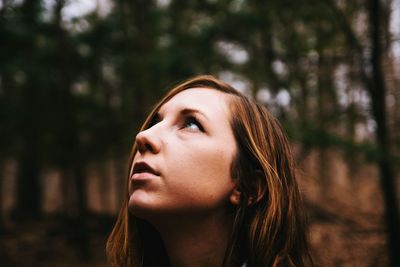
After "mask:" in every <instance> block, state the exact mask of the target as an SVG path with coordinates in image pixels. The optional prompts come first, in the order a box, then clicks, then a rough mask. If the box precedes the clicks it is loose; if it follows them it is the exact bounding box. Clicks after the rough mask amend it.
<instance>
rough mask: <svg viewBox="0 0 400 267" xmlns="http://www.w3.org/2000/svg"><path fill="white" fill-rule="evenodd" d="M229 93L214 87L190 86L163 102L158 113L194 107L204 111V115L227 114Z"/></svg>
mask: <svg viewBox="0 0 400 267" xmlns="http://www.w3.org/2000/svg"><path fill="white" fill-rule="evenodd" d="M228 97H229V95H228V94H226V93H223V92H220V91H217V90H215V89H209V88H190V89H186V90H184V91H182V92H179V93H178V94H176V95H175V96H173V97H172V98H171V99H170V100H168V101H167V102H166V103H164V104H163V105H162V106H161V108H160V109H159V113H160V114H164V113H168V112H172V111H175V110H180V109H185V108H188V109H194V110H198V111H201V112H203V113H205V115H210V116H216V115H218V114H221V115H225V116H226V115H228V114H229V112H228Z"/></svg>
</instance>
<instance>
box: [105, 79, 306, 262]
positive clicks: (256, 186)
mask: <svg viewBox="0 0 400 267" xmlns="http://www.w3.org/2000/svg"><path fill="white" fill-rule="evenodd" d="M130 166H131V167H130V171H129V177H128V181H127V188H128V190H127V195H126V200H125V202H124V204H123V206H122V208H121V211H120V214H119V217H118V219H117V222H116V224H115V226H114V229H113V231H112V233H111V235H110V237H109V239H108V242H107V255H108V259H109V261H110V263H111V265H112V266H131V267H148V266H154V267H164V266H171V267H178V266H179V267H184V266H187V267H189V266H190V267H197V266H204V267H206V266H207V267H221V266H224V267H240V266H247V267H264V266H272V267H275V266H276V267H277V266H308V265H309V264H311V259H310V257H309V253H308V248H307V242H306V229H305V226H304V222H303V217H304V214H303V211H302V208H301V200H300V195H299V190H298V187H297V184H296V180H295V168H294V163H293V159H292V156H291V152H290V148H289V145H288V142H287V140H286V137H285V135H284V133H283V132H282V129H281V127H280V125H279V123H278V122H277V120H276V119H275V118H273V117H272V116H271V115H270V114H269V113H268V111H267V110H266V109H265V108H264V107H263V106H261V105H259V104H257V103H255V102H254V101H252V100H251V99H249V98H248V97H246V96H244V95H243V94H241V93H239V92H238V91H236V90H235V89H234V88H232V87H231V86H230V85H228V84H226V83H224V82H222V81H219V80H217V79H215V78H214V77H212V76H199V77H196V78H193V79H191V80H188V81H186V82H184V83H182V84H180V85H178V86H176V87H175V88H173V89H172V90H170V91H169V92H168V93H167V94H166V96H165V97H164V98H163V99H162V100H161V101H160V102H159V103H158V104H157V105H156V106H155V108H154V109H153V111H152V112H151V113H150V114H149V116H148V117H147V119H146V121H145V122H144V124H143V126H142V128H141V130H140V132H139V134H138V135H137V136H136V142H135V144H134V145H133V148H132V153H131V164H130Z"/></svg>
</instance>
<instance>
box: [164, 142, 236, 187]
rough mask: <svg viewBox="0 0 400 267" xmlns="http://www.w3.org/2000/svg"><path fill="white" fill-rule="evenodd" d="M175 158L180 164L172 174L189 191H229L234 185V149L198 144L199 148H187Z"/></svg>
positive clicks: (176, 181)
mask: <svg viewBox="0 0 400 267" xmlns="http://www.w3.org/2000/svg"><path fill="white" fill-rule="evenodd" d="M185 152H186V153H182V154H180V156H178V157H176V158H175V160H176V162H177V163H178V164H173V163H170V164H169V166H176V167H178V168H174V170H173V172H172V173H171V174H172V175H173V174H175V177H176V179H174V183H181V188H182V189H183V190H188V191H198V190H201V191H203V194H213V192H215V191H227V190H231V189H232V187H233V180H232V177H231V173H230V170H231V163H232V159H233V151H229V150H228V149H223V148H220V147H218V146H215V145H208V146H206V145H204V144H203V146H198V147H197V149H191V150H185Z"/></svg>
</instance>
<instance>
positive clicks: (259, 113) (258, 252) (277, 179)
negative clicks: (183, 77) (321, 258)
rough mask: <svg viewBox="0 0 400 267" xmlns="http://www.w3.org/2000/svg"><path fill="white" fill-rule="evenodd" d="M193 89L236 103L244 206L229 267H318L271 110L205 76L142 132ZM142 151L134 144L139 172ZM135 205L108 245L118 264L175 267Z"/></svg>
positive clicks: (236, 169)
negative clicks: (170, 266) (219, 94)
mask: <svg viewBox="0 0 400 267" xmlns="http://www.w3.org/2000/svg"><path fill="white" fill-rule="evenodd" d="M189 88H210V89H215V90H218V91H220V92H223V93H227V94H229V95H230V96H231V97H230V101H229V106H230V117H231V118H230V124H231V127H232V130H233V133H234V136H235V139H236V142H237V146H238V153H237V155H236V156H235V159H234V160H233V162H232V167H231V173H232V177H233V179H235V182H236V184H237V187H238V190H239V191H240V193H241V194H240V197H241V199H240V202H239V205H238V206H235V207H232V212H233V213H234V222H233V231H232V234H231V240H230V242H229V245H228V248H227V249H226V253H225V258H224V264H223V266H225V267H228V266H229V267H234V266H240V265H241V264H243V262H247V266H249V267H264V266H272V267H278V266H296V267H297V266H298V267H301V266H309V265H312V260H311V257H310V256H309V251H308V246H307V240H306V226H305V215H304V212H303V209H302V203H301V198H300V193H299V190H298V186H297V184H296V177H295V165H294V161H293V159H292V153H291V150H290V147H289V144H288V141H287V139H286V137H285V134H284V133H283V131H282V129H281V126H280V124H279V122H278V121H277V120H276V119H275V118H274V117H273V116H272V115H271V114H270V113H269V112H268V111H267V109H266V108H265V107H263V106H261V105H260V104H258V103H256V102H255V101H253V100H251V99H249V98H248V97H246V96H245V95H243V94H241V93H239V92H238V91H236V90H235V89H234V88H233V87H231V86H230V85H228V84H226V83H224V82H222V81H220V80H218V79H216V78H214V77H212V76H198V77H195V78H193V79H190V80H188V81H186V82H183V83H181V84H179V85H178V86H176V87H174V88H172V89H171V90H170V91H169V92H168V93H167V94H166V95H165V96H164V98H163V99H162V100H161V101H160V102H159V103H158V104H157V105H156V106H155V107H154V109H153V110H152V111H151V112H150V114H149V116H148V117H147V119H146V120H145V122H144V124H143V125H142V127H141V130H140V131H142V130H144V129H146V128H148V126H149V124H150V123H151V121H152V119H153V117H154V115H155V114H156V112H157V111H158V110H159V109H160V107H161V106H162V105H163V104H164V103H166V102H167V101H168V100H170V99H171V98H172V97H173V96H175V95H176V94H178V93H179V92H182V91H184V90H186V89H189ZM136 151H137V147H136V144H134V145H133V147H132V151H131V157H130V163H131V164H132V161H133V157H134V155H135V153H136ZM131 164H130V166H131ZM128 180H129V179H128ZM128 199H129V195H128V192H127V191H126V196H125V201H124V203H123V205H122V208H121V210H120V213H119V216H118V219H117V222H116V224H115V226H114V228H113V230H112V233H111V235H110V237H109V238H108V241H107V247H106V251H107V256H108V259H109V262H110V264H111V265H112V266H132V267H149V266H154V267H161V266H168V256H167V255H166V252H165V249H164V247H163V242H162V240H161V238H160V235H159V234H158V232H157V231H156V230H155V229H154V228H153V227H152V226H151V225H150V224H149V223H148V222H146V221H144V220H142V219H140V218H137V217H135V216H134V215H132V214H131V213H129V212H128Z"/></svg>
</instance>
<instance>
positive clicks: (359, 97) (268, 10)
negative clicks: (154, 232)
mask: <svg viewBox="0 0 400 267" xmlns="http://www.w3.org/2000/svg"><path fill="white" fill-rule="evenodd" d="M196 74H213V75H215V76H216V77H219V78H221V79H222V80H224V81H227V82H229V83H231V84H232V85H233V86H235V87H236V88H238V89H239V90H241V91H243V92H245V93H246V94H248V95H251V96H253V97H254V98H256V99H257V100H258V101H260V102H261V103H263V104H265V105H266V106H267V107H268V108H269V110H270V111H271V112H272V113H273V114H274V115H275V116H277V117H278V118H279V119H280V120H281V121H282V123H283V125H284V127H285V128H286V130H287V132H288V134H289V137H290V139H291V141H292V144H293V149H294V151H295V155H296V158H297V162H298V165H299V184H300V186H301V190H302V192H303V195H304V199H305V202H306V206H307V212H308V214H309V221H310V241H311V244H312V253H313V255H314V258H315V261H316V263H317V266H391V267H396V266H397V267H398V266H400V259H399V258H400V257H399V253H400V245H399V242H400V240H399V230H400V225H399V208H398V207H399V197H398V194H397V192H399V181H398V177H399V175H398V173H399V167H398V166H399V162H400V90H399V89H400V1H399V0H381V1H379V0H354V1H344V0H303V1H278V0H269V1H264V0H248V1H246V0H220V1H218V0H208V1H207V0H203V1H201V0H158V1H154V0H153V1H152V0H131V1H127V0H125V1H124V0H119V1H115V0H96V1H95V0H81V1H79V0H69V1H68V0H55V1H51V0H0V262H1V266H106V261H105V256H104V243H105V240H106V237H107V235H108V233H109V232H110V230H111V227H112V225H113V222H114V220H115V217H116V214H117V211H118V207H119V205H120V203H121V200H122V198H123V195H124V192H125V191H124V190H125V188H124V185H125V179H126V171H127V166H126V165H127V158H128V154H129V150H130V147H131V145H132V143H133V140H134V137H135V135H136V132H137V129H138V126H139V125H140V123H141V122H142V120H143V119H144V116H145V114H146V113H147V112H148V111H149V110H150V108H151V106H152V104H154V103H155V101H156V100H157V99H159V97H160V96H161V95H162V94H163V93H164V92H165V91H166V90H167V89H168V88H170V87H171V86H172V85H174V84H176V83H177V82H179V81H182V80H184V79H186V78H189V77H191V76H193V75H196ZM396 177H397V178H396ZM396 180H397V181H396Z"/></svg>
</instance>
